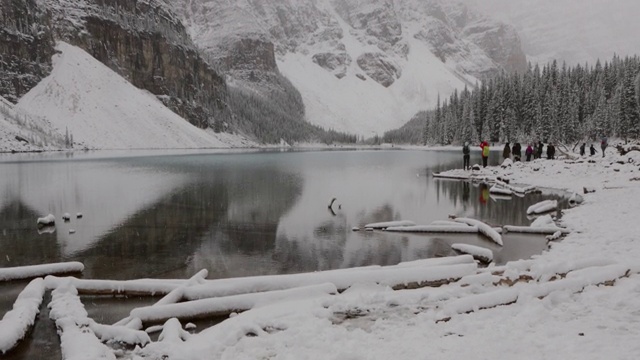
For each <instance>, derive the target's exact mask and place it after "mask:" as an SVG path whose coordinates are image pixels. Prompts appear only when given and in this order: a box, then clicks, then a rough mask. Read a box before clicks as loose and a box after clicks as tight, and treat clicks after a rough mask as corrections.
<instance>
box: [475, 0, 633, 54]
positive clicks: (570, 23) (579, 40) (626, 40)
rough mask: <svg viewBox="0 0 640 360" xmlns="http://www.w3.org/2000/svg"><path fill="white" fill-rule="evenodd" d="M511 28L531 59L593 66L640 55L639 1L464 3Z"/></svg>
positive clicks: (482, 0)
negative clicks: (625, 56) (586, 63)
mask: <svg viewBox="0 0 640 360" xmlns="http://www.w3.org/2000/svg"><path fill="white" fill-rule="evenodd" d="M463 2H466V3H468V4H471V5H473V6H476V7H477V8H478V9H479V10H481V11H482V12H484V13H486V14H487V15H490V16H491V17H494V18H498V19H500V20H503V21H506V22H509V23H511V24H513V25H514V26H515V27H516V29H517V30H518V33H519V34H520V37H521V40H522V44H523V48H524V50H525V53H526V54H527V56H528V58H529V60H532V61H534V62H535V61H540V62H547V61H549V60H551V59H554V58H555V59H558V60H565V61H567V62H568V63H569V64H575V63H577V62H579V63H584V62H589V63H594V62H595V60H596V59H597V58H600V59H602V60H610V59H611V57H612V56H613V54H614V52H615V53H617V54H619V55H623V56H624V55H634V54H640V36H639V35H640V21H638V16H639V15H640V1H638V0H463Z"/></svg>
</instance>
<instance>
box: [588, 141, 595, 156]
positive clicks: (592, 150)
mask: <svg viewBox="0 0 640 360" xmlns="http://www.w3.org/2000/svg"><path fill="white" fill-rule="evenodd" d="M589 153H590V154H591V156H593V155H595V154H596V148H595V147H593V144H591V147H589Z"/></svg>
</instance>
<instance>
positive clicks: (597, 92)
mask: <svg viewBox="0 0 640 360" xmlns="http://www.w3.org/2000/svg"><path fill="white" fill-rule="evenodd" d="M639 73H640V58H639V57H638V56H635V57H625V58H624V59H622V58H620V57H618V56H614V57H613V59H612V60H611V61H610V62H605V63H604V64H602V63H601V62H600V61H598V62H597V63H596V64H595V65H592V66H590V65H588V64H586V65H577V66H575V67H568V66H566V65H565V64H563V65H562V66H558V63H557V62H555V61H554V62H552V63H549V64H547V65H545V66H543V67H542V68H540V67H539V66H538V65H535V66H532V65H529V69H528V70H527V71H526V72H524V73H514V74H506V73H502V74H501V75H499V76H498V77H496V78H493V79H490V80H487V81H485V82H483V83H482V84H477V85H476V86H475V87H474V88H473V89H472V90H469V89H468V88H465V89H464V90H463V91H455V92H454V93H453V94H452V95H451V96H450V97H449V98H448V99H443V100H441V99H440V98H438V102H437V104H438V105H437V107H436V109H435V110H430V111H426V112H421V113H419V114H417V115H416V116H415V117H414V118H413V119H412V120H411V121H409V122H408V123H407V124H406V125H405V126H404V127H403V128H400V129H398V130H393V131H389V132H387V133H385V135H384V137H383V141H384V142H390V143H413V144H419V143H422V144H443V145H448V144H460V143H462V142H464V141H470V142H472V143H477V142H479V141H482V140H487V141H490V142H512V143H513V142H522V143H527V142H532V141H543V142H545V143H548V142H551V143H563V144H572V143H577V142H582V141H594V140H598V139H600V138H601V137H603V136H607V137H613V138H619V139H621V140H623V141H629V140H636V139H638V138H639V137H640V110H639V109H640V98H639V95H640V75H639Z"/></svg>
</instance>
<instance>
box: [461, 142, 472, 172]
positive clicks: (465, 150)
mask: <svg viewBox="0 0 640 360" xmlns="http://www.w3.org/2000/svg"><path fill="white" fill-rule="evenodd" d="M470 157H471V149H469V142H468V141H465V143H464V145H462V168H463V169H464V170H468V169H471V166H469V158H470Z"/></svg>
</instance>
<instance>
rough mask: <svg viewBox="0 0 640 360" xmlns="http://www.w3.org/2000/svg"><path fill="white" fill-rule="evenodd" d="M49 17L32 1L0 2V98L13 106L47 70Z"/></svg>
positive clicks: (50, 39)
mask: <svg viewBox="0 0 640 360" xmlns="http://www.w3.org/2000/svg"><path fill="white" fill-rule="evenodd" d="M53 47H54V41H53V35H52V33H51V24H50V19H49V15H48V14H47V13H46V12H45V11H43V10H42V9H41V8H40V7H38V5H37V4H36V2H35V0H0V96H2V97H4V98H5V99H7V100H9V101H11V102H12V103H16V102H17V101H18V99H19V98H20V97H21V96H22V95H24V94H25V93H27V92H28V91H29V90H31V89H32V88H33V87H34V86H36V85H37V84H38V82H40V80H41V79H42V78H44V77H45V76H47V75H48V74H49V72H50V71H51V56H52V55H53V53H54V49H53Z"/></svg>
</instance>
